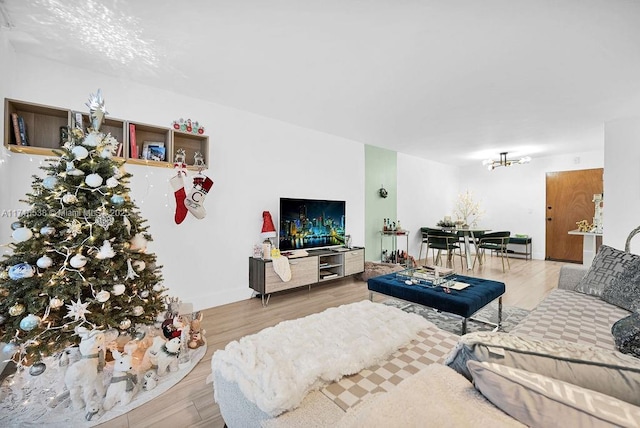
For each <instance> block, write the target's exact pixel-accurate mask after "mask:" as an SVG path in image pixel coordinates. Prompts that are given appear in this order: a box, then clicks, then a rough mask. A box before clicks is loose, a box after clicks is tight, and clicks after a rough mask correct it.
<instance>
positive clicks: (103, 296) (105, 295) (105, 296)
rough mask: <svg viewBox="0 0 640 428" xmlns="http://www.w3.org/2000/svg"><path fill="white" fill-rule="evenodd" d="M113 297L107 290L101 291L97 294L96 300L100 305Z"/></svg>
mask: <svg viewBox="0 0 640 428" xmlns="http://www.w3.org/2000/svg"><path fill="white" fill-rule="evenodd" d="M110 297H111V293H109V292H108V291H105V290H101V291H99V292H98V294H96V300H97V301H98V302H100V303H104V302H106V301H107V300H109V298H110Z"/></svg>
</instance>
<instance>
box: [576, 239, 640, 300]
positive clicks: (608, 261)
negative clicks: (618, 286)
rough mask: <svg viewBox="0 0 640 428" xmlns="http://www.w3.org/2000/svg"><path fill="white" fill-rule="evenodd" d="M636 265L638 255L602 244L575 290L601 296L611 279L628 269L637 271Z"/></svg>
mask: <svg viewBox="0 0 640 428" xmlns="http://www.w3.org/2000/svg"><path fill="white" fill-rule="evenodd" d="M638 265H640V257H638V256H636V255H634V254H631V253H627V252H624V251H620V250H616V249H615V248H612V247H609V246H607V245H602V246H600V250H599V251H598V253H597V254H596V256H595V257H594V259H593V262H592V263H591V266H590V267H589V270H588V271H587V273H586V275H585V276H584V277H583V278H582V279H581V280H580V282H579V283H578V286H577V287H576V291H579V292H581V293H585V294H591V295H593V296H601V295H602V292H603V291H604V289H605V288H606V287H607V286H608V285H609V284H610V283H611V282H612V281H614V280H616V279H617V278H618V277H620V276H621V275H623V274H624V273H625V272H626V271H627V270H629V269H631V270H633V271H637V270H638V268H637V267H635V266H638ZM634 267H635V268H634Z"/></svg>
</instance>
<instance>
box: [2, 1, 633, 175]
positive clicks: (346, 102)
mask: <svg viewBox="0 0 640 428" xmlns="http://www.w3.org/2000/svg"><path fill="white" fill-rule="evenodd" d="M0 8H1V11H2V12H3V13H4V15H5V18H4V22H3V17H2V16H1V15H0V23H1V25H2V30H3V31H8V32H9V40H10V42H11V44H12V45H13V46H14V47H15V49H16V50H17V51H19V52H21V53H26V54H33V55H38V56H44V57H48V58H52V59H56V60H60V61H64V62H69V63H73V64H76V65H78V66H80V67H85V68H89V69H97V70H100V71H103V72H107V73H109V74H113V75H116V76H122V77H127V78H130V79H134V80H137V81H140V82H144V83H146V84H151V85H159V86H162V87H164V88H169V89H172V90H175V91H177V92H180V93H183V94H186V95H190V96H193V97H197V98H202V99H206V100H210V101H212V102H216V103H219V104H223V105H227V106H231V107H236V108H239V109H242V110H246V111H250V112H253V113H257V114H260V115H263V116H267V117H271V118H276V119H280V120H282V121H285V122H289V123H293V124H296V125H300V126H303V127H306V128H311V129H316V130H320V131H323V132H327V133H330V134H334V135H339V136H342V137H346V138H349V139H352V140H356V141H360V142H363V143H366V144H372V145H376V146H380V147H386V148H390V149H394V150H397V151H400V152H404V153H408V154H412V155H416V156H420V157H424V158H427V159H432V160H436V161H440V162H445V163H451V164H457V165H464V164H468V163H470V162H471V163H473V162H478V161H479V160H482V159H485V158H487V157H493V158H497V156H498V153H499V152H501V151H508V152H509V155H510V156H509V157H519V156H524V155H529V156H531V157H533V158H534V160H535V158H536V157H540V156H549V155H555V154H562V153H573V152H580V151H591V150H600V149H602V147H603V124H604V122H605V121H608V120H611V119H616V118H619V117H628V116H640V1H636V0H528V1H525V0H483V1H477V0H457V1H456V0H413V1H412V0H368V1H365V0H322V1H307V0H273V1H269V0H247V1H245V0H185V1H170V0H135V1H134V0H130V1H126V0H100V1H99V0H0ZM7 21H8V22H7ZM301 144H302V143H301Z"/></svg>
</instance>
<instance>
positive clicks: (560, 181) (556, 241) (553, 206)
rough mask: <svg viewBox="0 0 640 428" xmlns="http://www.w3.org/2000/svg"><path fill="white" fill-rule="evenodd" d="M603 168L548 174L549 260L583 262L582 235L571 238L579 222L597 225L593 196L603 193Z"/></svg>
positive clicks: (547, 254) (547, 250) (547, 249)
mask: <svg viewBox="0 0 640 428" xmlns="http://www.w3.org/2000/svg"><path fill="white" fill-rule="evenodd" d="M602 175H603V169H602V168H596V169H583V170H578V171H560V172H548V173H547V180H546V181H547V206H546V214H547V221H546V224H547V227H546V259H547V260H561V261H567V262H576V263H582V240H583V238H582V236H576V235H569V234H568V232H569V231H570V230H575V229H577V228H578V226H577V225H576V223H577V222H579V221H581V220H587V221H588V222H589V223H590V224H591V223H592V222H593V215H594V212H595V205H594V202H593V195H594V194H597V193H602V192H603V177H602Z"/></svg>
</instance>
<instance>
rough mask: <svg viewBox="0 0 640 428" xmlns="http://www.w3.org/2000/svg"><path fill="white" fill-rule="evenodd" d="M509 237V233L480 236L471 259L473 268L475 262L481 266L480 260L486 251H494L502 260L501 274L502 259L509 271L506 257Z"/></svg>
mask: <svg viewBox="0 0 640 428" xmlns="http://www.w3.org/2000/svg"><path fill="white" fill-rule="evenodd" d="M510 236H511V232H508V231H501V232H490V233H484V234H483V235H481V236H480V237H479V238H478V245H477V246H476V248H477V250H476V256H475V258H474V259H473V267H474V268H475V267H476V260H478V262H479V264H482V259H483V258H484V257H486V254H485V252H486V250H490V251H495V252H497V253H498V254H499V255H500V258H501V259H502V272H504V271H505V269H504V259H507V266H508V267H509V269H511V264H510V262H509V257H508V256H507V245H508V244H509V237H510Z"/></svg>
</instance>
